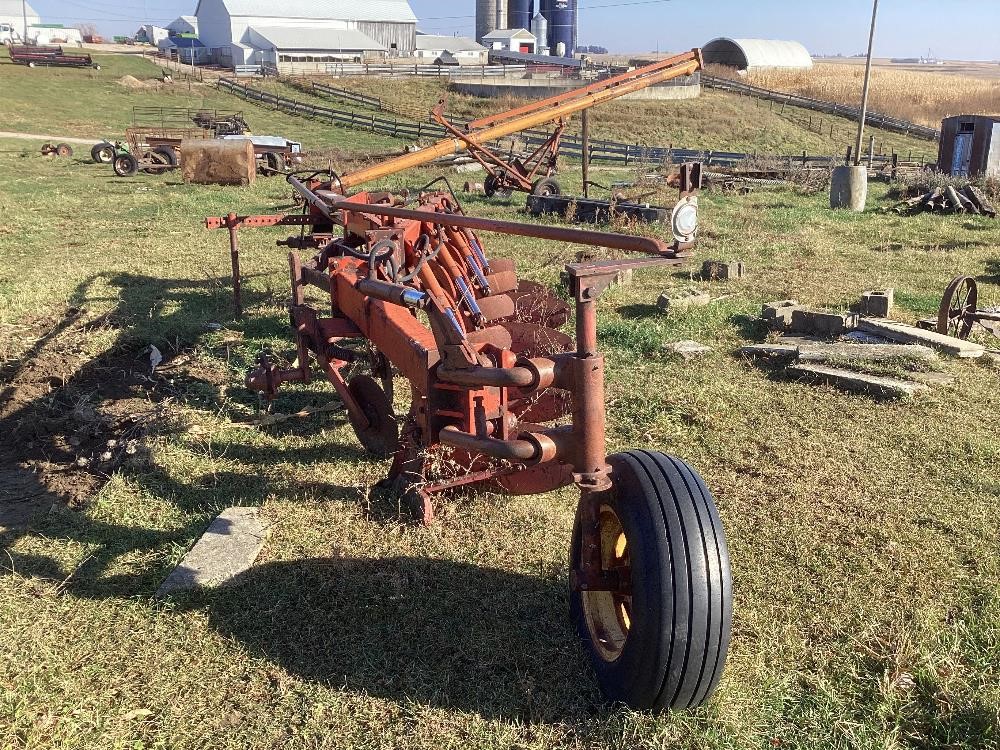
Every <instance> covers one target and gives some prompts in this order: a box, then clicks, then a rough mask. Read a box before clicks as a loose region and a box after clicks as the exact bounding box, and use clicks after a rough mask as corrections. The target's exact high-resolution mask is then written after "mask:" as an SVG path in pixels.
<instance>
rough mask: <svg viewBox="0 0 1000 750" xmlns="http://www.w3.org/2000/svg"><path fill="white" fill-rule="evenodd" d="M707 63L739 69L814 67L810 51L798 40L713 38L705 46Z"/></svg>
mask: <svg viewBox="0 0 1000 750" xmlns="http://www.w3.org/2000/svg"><path fill="white" fill-rule="evenodd" d="M701 51H702V54H703V55H704V56H705V62H706V63H715V64H717V65H726V66H729V67H731V68H736V69H737V70H760V69H761V68H788V69H791V70H809V69H811V68H812V66H813V61H812V57H811V56H810V55H809V52H808V50H806V48H805V47H803V46H802V45H801V44H800V43H799V42H786V41H781V40H777V39H728V38H726V37H719V38H718V39H713V40H712V41H710V42H709V43H708V44H706V45H705V46H704V47H702V50H701Z"/></svg>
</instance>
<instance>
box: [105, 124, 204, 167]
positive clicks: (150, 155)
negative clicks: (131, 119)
mask: <svg viewBox="0 0 1000 750" xmlns="http://www.w3.org/2000/svg"><path fill="white" fill-rule="evenodd" d="M211 137H212V135H211V132H210V131H208V130H205V129H204V128H159V127H135V126H133V127H128V128H125V147H126V150H121V151H118V152H117V153H116V154H115V156H114V158H113V160H112V169H114V172H115V174H116V175H118V176H119V177H131V176H133V175H135V174H136V173H137V172H138V171H139V170H140V169H141V170H142V171H143V172H146V173H147V174H160V173H162V172H169V171H170V170H173V169H176V168H177V167H178V166H180V162H181V143H182V142H183V141H184V140H186V139H193V138H211ZM106 145H107V144H98V145H97V146H95V147H94V151H97V150H98V148H99V147H103V146H106ZM92 154H93V152H92Z"/></svg>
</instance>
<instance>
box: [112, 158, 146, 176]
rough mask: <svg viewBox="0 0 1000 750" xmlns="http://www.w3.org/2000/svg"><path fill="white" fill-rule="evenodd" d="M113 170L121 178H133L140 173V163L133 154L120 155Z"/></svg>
mask: <svg viewBox="0 0 1000 750" xmlns="http://www.w3.org/2000/svg"><path fill="white" fill-rule="evenodd" d="M111 168H112V169H114V171H115V174H116V175H118V176H119V177H133V176H135V175H136V174H138V172H139V162H138V161H136V158H135V157H134V156H132V154H118V155H117V156H116V157H115V160H114V162H112V165H111Z"/></svg>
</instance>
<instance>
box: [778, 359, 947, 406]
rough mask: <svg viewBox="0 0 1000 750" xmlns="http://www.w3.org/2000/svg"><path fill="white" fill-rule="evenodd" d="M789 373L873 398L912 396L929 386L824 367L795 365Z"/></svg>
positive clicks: (789, 369)
mask: <svg viewBox="0 0 1000 750" xmlns="http://www.w3.org/2000/svg"><path fill="white" fill-rule="evenodd" d="M788 372H790V373H791V374H792V375H797V376H799V377H800V378H802V379H803V380H808V381H810V382H815V383H828V384H829V385H832V386H835V387H837V388H841V389H843V390H845V391H851V392H852V393H867V394H869V395H872V396H890V397H893V398H900V397H901V396H912V395H914V394H915V393H919V392H920V391H926V390H927V386H925V385H922V384H920V383H913V382H910V381H908V380H899V379H898V378H887V377H884V376H881V375H867V374H865V373H861V372H854V371H853V370H841V369H839V368H836V367H824V366H823V365H794V366H792V367H789V368H788Z"/></svg>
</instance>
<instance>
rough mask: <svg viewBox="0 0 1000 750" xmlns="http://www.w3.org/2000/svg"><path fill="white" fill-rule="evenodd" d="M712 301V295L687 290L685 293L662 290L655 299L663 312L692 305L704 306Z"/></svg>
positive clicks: (691, 306) (687, 307)
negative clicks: (671, 292) (674, 293)
mask: <svg viewBox="0 0 1000 750" xmlns="http://www.w3.org/2000/svg"><path fill="white" fill-rule="evenodd" d="M711 302H712V295H710V294H707V293H705V292H689V293H687V294H676V295H670V294H669V293H668V292H664V293H663V294H661V295H660V298H659V299H658V300H656V306H657V307H659V308H660V309H661V310H663V311H664V312H668V313H669V312H671V311H672V310H690V309H691V308H693V307H705V306H707V305H708V304H710V303H711Z"/></svg>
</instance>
